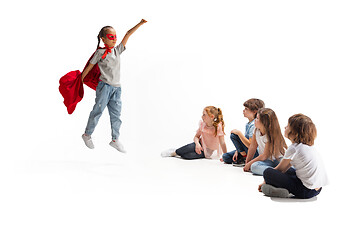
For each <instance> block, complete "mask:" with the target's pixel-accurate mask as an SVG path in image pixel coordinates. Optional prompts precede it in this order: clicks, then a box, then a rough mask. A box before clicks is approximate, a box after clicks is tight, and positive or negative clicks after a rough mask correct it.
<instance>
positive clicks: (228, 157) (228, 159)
mask: <svg viewBox="0 0 360 240" xmlns="http://www.w3.org/2000/svg"><path fill="white" fill-rule="evenodd" d="M230 139H231V141H232V142H233V144H234V146H235V148H236V151H237V152H238V158H239V157H240V153H241V152H246V154H247V152H248V148H247V147H246V146H245V144H244V143H243V142H242V141H241V139H240V138H239V136H238V135H236V134H234V133H232V134H231V135H230ZM234 154H235V150H234V151H231V152H227V153H224V154H223V156H222V159H223V160H224V163H228V164H231V163H232V162H233V160H232V159H233V156H234ZM257 156H259V153H258V151H257V150H256V152H255V155H254V157H253V158H256V157H257Z"/></svg>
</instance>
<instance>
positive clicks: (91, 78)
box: [59, 53, 100, 114]
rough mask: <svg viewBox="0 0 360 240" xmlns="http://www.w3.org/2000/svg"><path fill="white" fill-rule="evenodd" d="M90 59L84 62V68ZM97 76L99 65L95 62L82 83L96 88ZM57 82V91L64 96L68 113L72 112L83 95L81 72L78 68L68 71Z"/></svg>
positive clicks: (98, 74) (98, 75)
mask: <svg viewBox="0 0 360 240" xmlns="http://www.w3.org/2000/svg"><path fill="white" fill-rule="evenodd" d="M94 54H95V53H94ZM94 54H93V55H92V56H91V57H90V59H91V58H92V57H93V56H94ZM90 59H89V60H88V62H87V63H86V65H85V68H86V67H87V66H88V65H89V62H90ZM85 68H84V69H85ZM99 78H100V69H99V66H98V65H97V64H95V65H94V67H93V68H92V69H91V70H90V72H89V73H88V74H87V75H86V77H85V78H84V83H85V84H86V85H87V86H88V87H90V88H92V89H94V90H96V87H97V85H98V83H99V81H100V79H99ZM59 83H60V86H59V91H60V93H61V95H62V96H63V98H64V104H65V106H66V108H67V111H68V113H69V114H72V113H73V112H74V110H75V108H76V105H77V104H78V103H79V102H80V101H81V100H82V98H83V97H84V86H83V83H82V81H81V72H80V71H79V70H76V71H71V72H68V73H67V74H65V75H64V76H63V77H61V78H60V81H59Z"/></svg>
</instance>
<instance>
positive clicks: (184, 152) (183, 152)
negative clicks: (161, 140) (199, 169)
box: [175, 143, 205, 160]
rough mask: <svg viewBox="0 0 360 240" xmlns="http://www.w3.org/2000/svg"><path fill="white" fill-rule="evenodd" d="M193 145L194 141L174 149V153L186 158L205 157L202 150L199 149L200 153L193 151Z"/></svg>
mask: <svg viewBox="0 0 360 240" xmlns="http://www.w3.org/2000/svg"><path fill="white" fill-rule="evenodd" d="M195 146H196V145H195V143H190V144H187V145H185V146H183V147H181V148H178V149H176V151H175V153H176V154H177V155H179V156H180V157H181V158H183V159H186V160H193V159H199V158H205V155H204V152H203V151H201V154H197V153H196V152H195Z"/></svg>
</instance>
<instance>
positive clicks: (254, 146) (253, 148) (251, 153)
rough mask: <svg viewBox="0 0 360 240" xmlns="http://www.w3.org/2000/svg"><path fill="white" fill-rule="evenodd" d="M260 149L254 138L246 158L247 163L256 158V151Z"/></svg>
mask: <svg viewBox="0 0 360 240" xmlns="http://www.w3.org/2000/svg"><path fill="white" fill-rule="evenodd" d="M257 147H258V144H257V142H256V137H255V136H254V137H253V138H252V139H251V142H250V147H249V149H248V153H247V157H246V161H245V163H248V162H250V161H251V159H252V158H253V157H254V155H255V152H256V149H257Z"/></svg>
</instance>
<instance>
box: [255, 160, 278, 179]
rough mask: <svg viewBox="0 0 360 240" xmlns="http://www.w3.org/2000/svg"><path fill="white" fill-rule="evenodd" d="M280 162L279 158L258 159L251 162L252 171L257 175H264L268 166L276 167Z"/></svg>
mask: <svg viewBox="0 0 360 240" xmlns="http://www.w3.org/2000/svg"><path fill="white" fill-rule="evenodd" d="M278 164H279V160H273V161H272V160H270V159H267V160H264V161H257V162H254V163H253V164H251V167H250V168H251V172H252V173H253V174H255V175H261V176H262V175H263V173H264V171H265V170H266V169H267V168H274V167H276V166H277V165H278Z"/></svg>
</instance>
